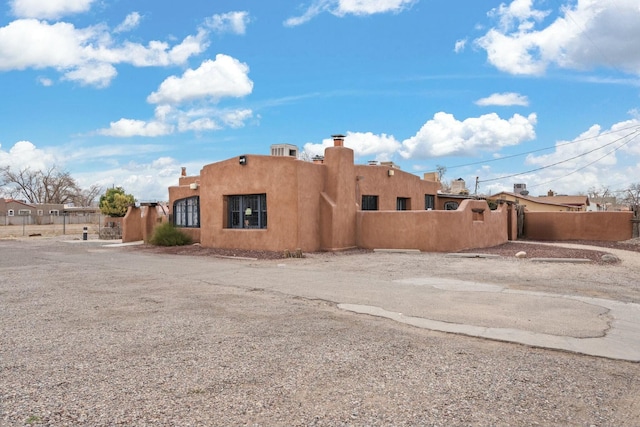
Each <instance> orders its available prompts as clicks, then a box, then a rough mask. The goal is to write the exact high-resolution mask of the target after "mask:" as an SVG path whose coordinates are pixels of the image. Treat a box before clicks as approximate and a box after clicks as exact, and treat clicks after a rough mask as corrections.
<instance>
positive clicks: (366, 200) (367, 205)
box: [361, 196, 378, 211]
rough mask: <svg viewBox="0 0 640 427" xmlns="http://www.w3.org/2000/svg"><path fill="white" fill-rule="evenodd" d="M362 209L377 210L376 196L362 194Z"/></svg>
mask: <svg viewBox="0 0 640 427" xmlns="http://www.w3.org/2000/svg"><path fill="white" fill-rule="evenodd" d="M361 209H362V210H363V211H377V210H378V196H362V206H361Z"/></svg>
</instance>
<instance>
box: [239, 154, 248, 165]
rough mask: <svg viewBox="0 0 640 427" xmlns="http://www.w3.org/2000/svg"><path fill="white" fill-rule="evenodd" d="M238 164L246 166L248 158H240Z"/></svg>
mask: <svg viewBox="0 0 640 427" xmlns="http://www.w3.org/2000/svg"><path fill="white" fill-rule="evenodd" d="M238 162H239V163H240V164H241V165H242V166H245V165H246V164H247V156H240V158H239V159H238Z"/></svg>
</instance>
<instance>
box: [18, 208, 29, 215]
mask: <svg viewBox="0 0 640 427" xmlns="http://www.w3.org/2000/svg"><path fill="white" fill-rule="evenodd" d="M29 215H31V210H29V209H18V216H29Z"/></svg>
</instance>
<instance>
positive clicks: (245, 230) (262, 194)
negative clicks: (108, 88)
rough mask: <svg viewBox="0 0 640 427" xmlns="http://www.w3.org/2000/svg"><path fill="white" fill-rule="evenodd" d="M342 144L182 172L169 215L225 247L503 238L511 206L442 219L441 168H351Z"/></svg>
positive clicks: (428, 245) (465, 210)
mask: <svg viewBox="0 0 640 427" xmlns="http://www.w3.org/2000/svg"><path fill="white" fill-rule="evenodd" d="M343 142H344V136H342V135H335V136H334V146H333V147H329V148H327V149H326V150H325V155H324V157H320V156H318V157H316V158H314V161H313V162H305V161H301V160H297V159H296V158H295V157H294V156H293V153H292V152H291V150H293V148H289V147H285V149H284V150H276V151H275V152H274V154H277V155H274V156H261V155H241V156H238V157H234V158H232V159H228V160H224V161H221V162H217V163H212V164H209V165H206V166H204V167H203V168H202V170H201V171H200V175H197V176H187V174H186V171H185V170H184V169H183V173H182V176H181V177H180V179H179V184H178V185H177V186H173V187H169V208H170V210H171V221H172V222H173V224H174V225H176V226H177V227H180V228H181V230H183V231H185V232H187V233H188V234H190V235H191V236H192V237H193V239H194V241H196V242H200V243H201V244H202V246H204V247H219V248H238V249H258V250H284V249H302V250H303V251H312V252H313V251H319V250H342V249H348V248H353V247H369V246H368V245H376V246H374V247H396V246H397V245H403V246H402V247H405V248H406V247H416V248H422V249H424V250H431V249H432V245H433V244H438V245H442V247H447V245H457V246H456V247H483V246H488V245H495V244H500V243H504V242H505V241H506V240H507V227H506V223H507V222H506V211H505V212H501V213H500V214H497V213H496V214H495V215H492V214H491V213H492V212H489V210H488V207H487V205H486V202H484V201H464V202H465V203H466V204H465V205H464V207H461V209H459V210H458V211H456V212H455V213H454V212H452V213H450V214H448V215H446V216H442V215H441V214H442V213H444V212H442V211H440V212H438V203H439V201H438V198H439V195H438V192H439V190H440V189H441V185H440V182H439V181H437V180H436V179H434V177H435V176H436V175H435V174H425V179H421V178H420V177H418V176H416V175H414V174H411V173H407V172H403V171H402V170H400V169H399V168H398V167H397V166H395V165H394V164H392V163H377V162H371V164H368V165H355V164H354V153H353V150H351V149H349V148H346V147H344V146H343ZM276 148H282V147H276ZM469 202H470V203H471V204H469ZM485 210H486V211H487V214H483V212H484V211H485ZM375 211H378V212H379V214H377V213H376V212H375ZM399 211H405V213H401V212H399ZM428 211H434V212H428ZM409 212H413V213H414V214H410V213H409ZM374 214H375V215H374ZM142 215H144V213H143V214H142ZM372 215H373V216H372ZM131 216H132V218H133V217H135V218H137V219H139V218H140V214H139V213H132V215H131ZM456 218H458V219H456ZM451 220H453V221H454V223H456V224H457V226H456V227H451V226H450V225H449V223H448V222H447V221H451ZM456 221H457V222H456ZM463 221H464V222H465V224H464V225H463V224H462V222H463ZM150 222H153V220H152V219H151V220H150ZM445 222H447V224H446V225H443V224H445ZM372 224H375V225H372ZM422 224H424V226H422ZM125 227H126V225H125ZM416 227H418V228H419V229H416ZM131 229H133V224H132V226H131ZM451 230H454V231H453V232H452V231H451ZM440 233H443V234H442V238H440V237H439V236H440ZM147 234H148V233H147ZM459 234H460V236H459ZM378 237H379V239H378V240H375V239H376V238H378ZM123 239H128V237H127V236H123ZM470 241H472V242H470ZM434 242H435V243H434ZM379 245H384V246H379Z"/></svg>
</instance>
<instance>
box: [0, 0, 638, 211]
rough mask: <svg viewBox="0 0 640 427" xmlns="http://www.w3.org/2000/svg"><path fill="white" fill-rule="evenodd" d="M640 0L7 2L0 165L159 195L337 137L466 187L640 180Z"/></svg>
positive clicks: (2, 22)
mask: <svg viewBox="0 0 640 427" xmlns="http://www.w3.org/2000/svg"><path fill="white" fill-rule="evenodd" d="M639 24H640V3H638V1H637V0H571V1H552V0H546V1H545V0H541V1H534V0H515V1H511V2H508V1H507V2H500V1H491V0H485V1H472V0H464V1H461V0H458V1H455V0H454V1H451V0H447V1H444V0H306V1H299V0H289V1H272V2H267V1H264V0H228V1H225V0H218V1H214V2H205V1H192V0H183V1H182V2H179V4H178V3H176V2H170V1H166V0H136V1H122V0H113V1H109V0H47V1H46V2H45V1H42V0H10V1H4V2H2V3H1V4H0V89H1V93H2V95H1V97H0V111H1V115H0V166H4V165H10V166H11V167H13V168H24V167H30V168H46V167H50V166H52V165H56V166H57V167H59V168H61V169H63V170H67V171H69V172H71V174H72V175H73V176H74V177H75V178H76V179H77V181H78V182H79V183H80V184H81V185H82V186H84V187H88V186H89V185H92V184H98V185H101V186H103V187H105V188H106V187H110V186H112V185H116V186H123V187H124V188H125V189H126V190H127V191H128V192H130V193H133V194H134V195H135V196H136V198H137V199H139V200H166V199H167V186H169V185H174V184H176V183H177V179H178V176H179V174H180V167H182V166H185V167H187V171H188V173H189V174H197V173H199V170H200V168H202V166H204V165H205V164H208V163H213V162H216V161H220V160H224V159H228V158H231V157H234V156H237V155H239V154H268V153H269V147H270V145H271V144H278V143H289V144H295V145H297V146H298V147H300V149H301V150H304V151H306V152H307V153H309V154H312V155H313V154H321V153H322V151H323V149H324V146H327V145H328V144H330V135H332V134H334V133H343V134H346V135H347V138H346V141H345V145H347V146H349V147H351V148H353V149H354V150H355V153H356V162H358V163H366V162H367V161H369V160H382V161H393V162H395V163H397V164H398V165H400V166H401V167H402V169H403V170H405V171H408V172H411V173H416V174H418V175H420V176H421V175H422V173H424V172H428V171H433V170H435V169H436V167H437V166H438V165H441V166H445V167H446V168H447V172H446V175H445V179H446V180H451V179H457V178H463V179H464V180H465V181H466V182H467V186H468V187H469V188H470V190H471V191H472V192H473V191H474V190H475V180H476V177H478V180H479V185H478V193H480V194H492V193H496V192H498V191H502V190H507V191H511V190H512V189H513V184H514V183H525V184H527V187H528V189H529V190H530V192H531V194H533V195H537V194H546V192H547V191H548V190H549V189H552V190H554V191H556V192H559V193H563V194H577V193H586V192H587V191H589V190H590V189H602V188H605V187H606V188H609V189H611V190H618V189H624V188H626V187H628V186H629V185H630V184H632V183H638V182H640V162H639V160H640V98H639V96H640V43H639V42H638V41H639V40H640V25H639Z"/></svg>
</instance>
